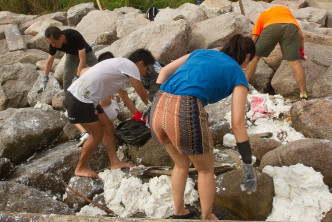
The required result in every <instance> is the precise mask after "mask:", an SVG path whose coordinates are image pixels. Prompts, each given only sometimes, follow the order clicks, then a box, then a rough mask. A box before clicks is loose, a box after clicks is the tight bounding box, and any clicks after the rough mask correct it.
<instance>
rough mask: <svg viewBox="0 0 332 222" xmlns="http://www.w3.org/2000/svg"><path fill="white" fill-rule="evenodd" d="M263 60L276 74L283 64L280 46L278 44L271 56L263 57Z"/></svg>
mask: <svg viewBox="0 0 332 222" xmlns="http://www.w3.org/2000/svg"><path fill="white" fill-rule="evenodd" d="M262 59H263V60H264V62H265V63H266V64H267V65H268V66H269V67H270V68H271V69H272V70H273V71H274V72H275V71H277V69H278V68H279V66H280V64H281V62H282V52H281V47H280V45H279V44H277V45H276V47H275V48H274V49H273V50H272V52H271V53H270V55H269V56H268V57H263V58H262ZM270 82H271V79H270Z"/></svg>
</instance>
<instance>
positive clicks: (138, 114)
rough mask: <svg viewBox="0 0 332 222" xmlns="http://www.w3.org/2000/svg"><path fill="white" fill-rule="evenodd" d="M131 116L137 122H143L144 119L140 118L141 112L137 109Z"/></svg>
mask: <svg viewBox="0 0 332 222" xmlns="http://www.w3.org/2000/svg"><path fill="white" fill-rule="evenodd" d="M131 118H133V119H134V120H136V121H138V122H142V123H145V119H144V120H142V119H141V118H142V113H141V112H140V111H139V110H137V112H136V113H135V114H134V115H132V116H131Z"/></svg>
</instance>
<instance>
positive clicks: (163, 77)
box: [156, 54, 190, 84]
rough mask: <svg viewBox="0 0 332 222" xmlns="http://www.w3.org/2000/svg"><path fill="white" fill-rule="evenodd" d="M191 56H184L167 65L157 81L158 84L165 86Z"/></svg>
mask: <svg viewBox="0 0 332 222" xmlns="http://www.w3.org/2000/svg"><path fill="white" fill-rule="evenodd" d="M189 55H190V54H187V55H185V56H182V57H180V58H178V59H177V60H174V61H173V62H171V63H170V64H168V65H166V66H165V67H163V68H162V69H161V70H160V72H159V75H158V78H157V81H156V83H158V84H163V83H164V82H166V80H167V79H168V78H169V77H170V76H171V75H173V74H174V72H175V71H176V70H177V69H178V68H179V67H180V66H182V65H183V63H184V62H185V61H186V60H187V58H188V57H189Z"/></svg>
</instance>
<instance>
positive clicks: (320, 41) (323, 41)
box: [303, 30, 332, 51]
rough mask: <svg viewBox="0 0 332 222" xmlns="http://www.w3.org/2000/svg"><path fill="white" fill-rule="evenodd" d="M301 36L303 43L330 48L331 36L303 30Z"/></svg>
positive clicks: (331, 43)
mask: <svg viewBox="0 0 332 222" xmlns="http://www.w3.org/2000/svg"><path fill="white" fill-rule="evenodd" d="M303 35H304V41H305V42H311V43H314V44H317V45H326V46H332V36H329V35H324V34H316V33H313V32H309V31H305V30H304V31H303ZM305 51H306V49H305Z"/></svg>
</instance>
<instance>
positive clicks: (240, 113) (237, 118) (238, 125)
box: [232, 85, 248, 143]
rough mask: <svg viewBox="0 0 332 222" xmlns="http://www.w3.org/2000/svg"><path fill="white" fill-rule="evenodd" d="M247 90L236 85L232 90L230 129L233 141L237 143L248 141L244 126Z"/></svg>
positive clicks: (242, 86)
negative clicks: (233, 137)
mask: <svg viewBox="0 0 332 222" xmlns="http://www.w3.org/2000/svg"><path fill="white" fill-rule="evenodd" d="M247 94H248V88H247V87H245V86H244V85H238V86H236V87H235V88H234V90H233V97H232V129H233V133H234V136H235V140H236V142H238V143H241V142H244V141H247V140H248V134H247V129H246V124H245V107H246V102H247Z"/></svg>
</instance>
